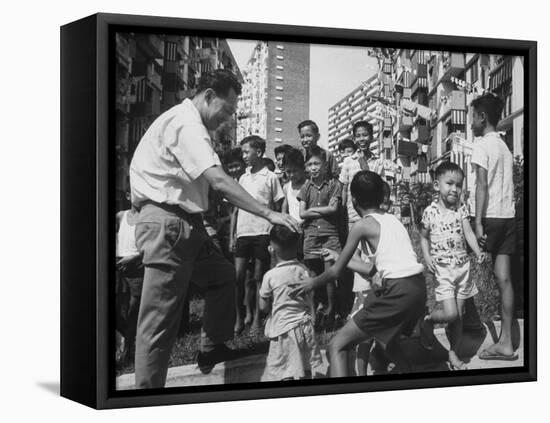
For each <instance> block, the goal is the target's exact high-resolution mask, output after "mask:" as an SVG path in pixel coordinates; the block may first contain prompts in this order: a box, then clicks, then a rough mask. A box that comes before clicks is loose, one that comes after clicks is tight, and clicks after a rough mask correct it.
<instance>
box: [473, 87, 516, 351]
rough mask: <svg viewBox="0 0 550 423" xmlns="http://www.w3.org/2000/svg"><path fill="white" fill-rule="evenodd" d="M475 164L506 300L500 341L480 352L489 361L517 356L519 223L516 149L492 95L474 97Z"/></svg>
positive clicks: (480, 212) (483, 234)
mask: <svg viewBox="0 0 550 423" xmlns="http://www.w3.org/2000/svg"><path fill="white" fill-rule="evenodd" d="M471 107H472V108H473V120H472V131H473V133H474V136H475V137H482V138H481V139H478V140H477V141H476V142H475V143H474V146H473V151H472V160H471V162H472V164H473V166H474V171H475V174H476V191H475V233H476V236H477V238H478V242H479V243H480V245H481V246H482V247H485V248H486V249H487V251H489V252H490V253H491V255H492V257H493V264H494V274H495V277H496V281H497V285H498V289H499V291H500V298H501V300H500V301H501V317H502V326H501V327H502V329H501V332H500V337H499V340H498V342H497V343H496V344H494V345H492V346H490V347H489V348H487V349H485V350H484V351H482V352H480V353H479V358H481V359H484V360H516V359H517V357H518V356H517V355H516V354H515V353H514V348H513V346H512V317H513V312H514V291H513V288H512V276H511V269H510V263H511V255H512V254H514V253H515V249H516V227H515V225H516V223H515V219H514V216H515V207H514V182H513V178H512V175H513V164H514V159H513V157H512V153H511V152H510V150H509V149H508V146H507V145H506V143H505V142H504V141H503V140H502V139H501V138H500V136H499V134H498V133H497V132H496V127H497V124H498V121H499V119H500V116H501V113H502V108H503V103H502V100H500V99H499V98H498V97H496V96H494V95H492V94H484V95H482V96H480V97H478V98H476V99H475V100H473V101H472V103H471Z"/></svg>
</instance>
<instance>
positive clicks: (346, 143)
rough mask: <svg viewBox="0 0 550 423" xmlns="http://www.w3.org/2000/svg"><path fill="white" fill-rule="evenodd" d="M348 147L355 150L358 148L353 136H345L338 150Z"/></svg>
mask: <svg viewBox="0 0 550 423" xmlns="http://www.w3.org/2000/svg"><path fill="white" fill-rule="evenodd" d="M346 148H353V151H355V150H357V146H356V145H355V143H354V142H353V140H352V139H351V138H345V139H343V140H342V141H340V142H339V143H338V151H340V152H342V151H344V150H345V149H346Z"/></svg>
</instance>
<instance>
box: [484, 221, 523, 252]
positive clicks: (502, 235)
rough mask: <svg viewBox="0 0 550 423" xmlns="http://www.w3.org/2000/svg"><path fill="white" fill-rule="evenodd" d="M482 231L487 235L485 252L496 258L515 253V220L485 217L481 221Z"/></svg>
mask: <svg viewBox="0 0 550 423" xmlns="http://www.w3.org/2000/svg"><path fill="white" fill-rule="evenodd" d="M482 224H483V231H484V232H485V235H487V247H486V248H487V251H488V252H490V253H491V254H492V255H494V256H496V255H499V254H509V255H511V254H514V253H515V252H516V244H517V236H516V219H515V218H507V219H500V218H494V217H487V218H484V219H483V220H482Z"/></svg>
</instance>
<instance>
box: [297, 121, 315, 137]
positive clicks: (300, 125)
mask: <svg viewBox="0 0 550 423" xmlns="http://www.w3.org/2000/svg"><path fill="white" fill-rule="evenodd" d="M306 126H311V129H312V130H313V132H315V133H316V134H318V133H319V127H318V126H317V124H316V123H315V122H313V121H312V120H309V119H308V120H304V121H303V122H300V123H299V124H298V132H300V130H301V129H302V128H305V127H306Z"/></svg>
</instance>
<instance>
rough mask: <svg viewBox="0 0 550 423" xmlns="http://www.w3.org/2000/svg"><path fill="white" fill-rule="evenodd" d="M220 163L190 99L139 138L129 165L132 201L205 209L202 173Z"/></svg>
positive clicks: (163, 115)
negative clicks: (149, 201)
mask: <svg viewBox="0 0 550 423" xmlns="http://www.w3.org/2000/svg"><path fill="white" fill-rule="evenodd" d="M212 166H221V163H220V159H219V158H218V155H217V154H216V153H215V151H214V148H213V147H212V141H211V139H210V135H209V134H208V130H207V129H206V127H205V126H204V124H203V122H202V119H201V117H200V114H199V111H198V110H197V108H196V107H195V105H194V104H193V102H192V101H191V100H189V99H186V100H184V101H183V102H182V103H181V104H179V105H177V106H174V107H172V108H171V109H169V110H167V111H166V112H164V113H163V114H162V115H160V116H159V117H158V118H157V119H156V120H155V121H154V122H153V124H152V125H151V126H150V127H149V129H148V130H147V132H146V133H145V135H144V136H143V137H142V138H141V141H140V142H139V144H138V146H137V149H136V151H135V153H134V157H133V158H132V163H131V164H130V185H131V188H132V203H133V204H134V205H136V206H138V207H139V205H140V204H141V203H143V202H144V201H147V200H152V201H155V202H157V203H167V204H173V205H177V206H179V207H181V208H182V209H183V210H185V211H186V212H188V213H201V212H204V211H206V210H208V188H209V185H208V181H206V179H205V178H204V176H203V172H204V171H205V170H206V169H208V168H210V167H212Z"/></svg>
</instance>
